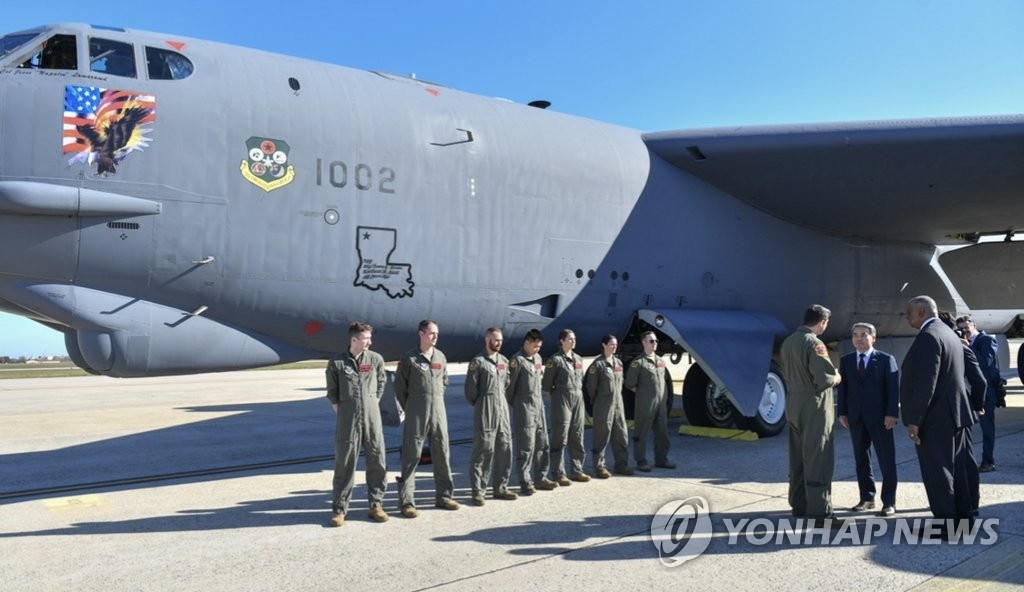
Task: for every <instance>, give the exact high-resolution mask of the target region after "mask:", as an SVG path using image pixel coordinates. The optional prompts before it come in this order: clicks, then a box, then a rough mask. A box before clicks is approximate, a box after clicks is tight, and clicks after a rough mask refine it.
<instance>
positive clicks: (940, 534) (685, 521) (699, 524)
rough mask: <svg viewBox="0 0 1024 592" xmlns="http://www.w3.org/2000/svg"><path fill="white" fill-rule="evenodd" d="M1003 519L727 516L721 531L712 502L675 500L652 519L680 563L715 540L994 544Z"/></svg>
mask: <svg viewBox="0 0 1024 592" xmlns="http://www.w3.org/2000/svg"><path fill="white" fill-rule="evenodd" d="M998 526H999V519H998V518H985V519H983V520H981V519H979V520H937V519H933V518H888V519H885V518H864V519H860V518H857V519H845V520H835V521H825V522H824V523H818V522H816V521H814V520H812V519H810V518H789V517H785V518H777V519H770V518H737V519H733V518H723V519H722V521H721V526H720V527H719V528H718V532H715V531H716V527H715V525H714V524H713V523H712V520H711V508H710V504H709V503H708V500H707V499H705V498H703V497H701V496H694V497H689V498H686V499H685V500H673V501H671V502H668V503H667V504H665V505H664V506H662V507H661V508H660V509H659V510H658V511H657V512H656V513H655V514H654V517H653V518H652V519H651V542H652V543H654V546H655V547H656V548H657V549H658V557H659V559H660V560H661V562H662V564H664V565H666V566H668V567H677V566H679V565H682V564H683V563H685V562H687V561H689V560H691V559H694V558H696V557H699V556H700V555H701V554H702V553H704V552H705V551H706V550H707V549H708V547H709V546H710V545H711V542H712V540H714V539H715V538H722V539H724V540H725V543H726V544H727V545H739V544H744V545H753V546H763V545H789V546H794V545H802V546H829V545H836V546H838V545H853V546H858V545H877V544H881V543H890V544H892V545H901V546H906V545H911V546H913V545H939V544H943V543H945V544H949V545H986V546H987V545H994V544H995V543H996V542H997V541H998V540H999V533H998V532H997V531H996V527H998Z"/></svg>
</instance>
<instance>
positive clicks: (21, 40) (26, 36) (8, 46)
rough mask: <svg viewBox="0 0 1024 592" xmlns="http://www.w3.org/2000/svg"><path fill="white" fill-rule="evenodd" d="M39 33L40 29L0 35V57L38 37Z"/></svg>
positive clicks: (4, 56)
mask: <svg viewBox="0 0 1024 592" xmlns="http://www.w3.org/2000/svg"><path fill="white" fill-rule="evenodd" d="M41 33H42V32H41V31H23V32H20V33H10V34H8V35H4V36H3V37H0V59H3V58H6V57H7V56H9V55H10V54H12V53H14V52H15V51H17V50H18V49H20V48H22V47H25V46H26V45H28V44H29V42H31V41H32V40H33V39H35V38H36V37H39V35H40V34H41Z"/></svg>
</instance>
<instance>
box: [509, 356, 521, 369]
mask: <svg viewBox="0 0 1024 592" xmlns="http://www.w3.org/2000/svg"><path fill="white" fill-rule="evenodd" d="M509 366H511V367H512V368H518V367H519V358H512V361H511V362H509Z"/></svg>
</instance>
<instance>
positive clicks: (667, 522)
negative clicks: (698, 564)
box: [651, 496, 713, 567]
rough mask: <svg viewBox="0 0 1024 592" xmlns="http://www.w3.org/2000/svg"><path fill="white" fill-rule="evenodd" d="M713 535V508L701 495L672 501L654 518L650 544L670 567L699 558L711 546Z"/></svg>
mask: <svg viewBox="0 0 1024 592" xmlns="http://www.w3.org/2000/svg"><path fill="white" fill-rule="evenodd" d="M712 535H713V533H712V529H711V509H710V507H709V506H708V500H706V499H704V498H702V497H700V496H694V497H690V498H686V499H685V500H683V501H679V500H675V501H671V502H669V503H667V504H665V505H664V506H662V507H661V508H660V509H659V510H658V511H657V512H656V513H655V514H654V518H652V519H651V542H653V543H654V546H655V547H657V548H658V558H659V559H661V562H662V564H664V565H666V566H668V567H676V566H679V565H682V564H683V563H685V562H687V561H689V560H690V559H693V558H694V557H698V556H700V554H701V553H703V552H704V551H706V550H707V548H708V545H710V544H711V537H712Z"/></svg>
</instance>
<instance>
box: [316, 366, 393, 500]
mask: <svg viewBox="0 0 1024 592" xmlns="http://www.w3.org/2000/svg"><path fill="white" fill-rule="evenodd" d="M386 380H387V378H386V376H385V375H384V358H382V357H380V354H378V353H376V352H372V351H370V350H366V351H364V352H363V353H361V354H360V355H359V357H358V358H356V357H353V356H352V354H351V353H350V352H348V351H346V352H345V353H343V354H341V355H340V356H338V357H336V358H332V359H331V361H330V362H328V363H327V398H328V399H330V401H331V403H333V404H335V405H337V406H338V412H337V413H336V416H337V418H336V421H335V430H334V491H333V495H332V497H331V509H332V511H333V512H334V513H336V514H337V513H341V514H345V513H346V512H347V511H348V501H349V498H351V497H352V488H353V487H354V485H355V476H356V475H355V474H356V460H357V459H358V458H359V449H360V447H362V448H363V449H364V455H365V457H366V491H367V496H368V497H369V499H370V508H371V509H372V508H373V507H375V506H376V507H380V506H382V505H383V502H384V490H385V488H386V487H387V483H386V479H387V466H386V462H387V461H386V458H385V456H384V454H385V449H384V428H383V426H382V425H381V421H380V397H381V395H382V394H384V385H385V381H386Z"/></svg>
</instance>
